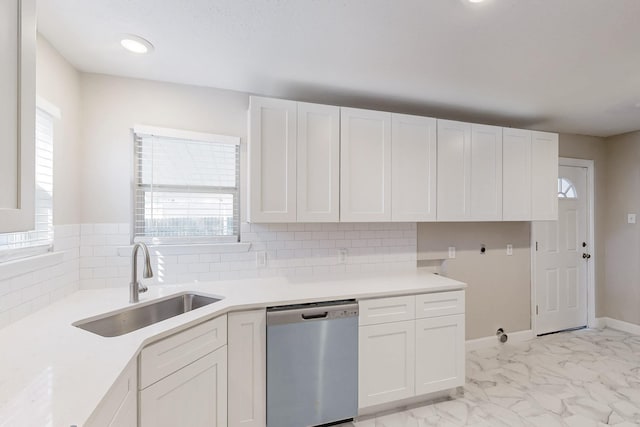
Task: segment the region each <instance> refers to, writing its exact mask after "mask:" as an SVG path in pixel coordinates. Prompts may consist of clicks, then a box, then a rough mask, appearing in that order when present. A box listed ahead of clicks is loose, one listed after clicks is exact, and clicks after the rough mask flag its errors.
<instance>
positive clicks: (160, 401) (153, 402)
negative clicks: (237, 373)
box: [140, 346, 227, 427]
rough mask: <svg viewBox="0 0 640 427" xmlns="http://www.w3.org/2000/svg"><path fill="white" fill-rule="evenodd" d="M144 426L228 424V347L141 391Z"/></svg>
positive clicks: (141, 413) (194, 426)
mask: <svg viewBox="0 0 640 427" xmlns="http://www.w3.org/2000/svg"><path fill="white" fill-rule="evenodd" d="M140 408H141V411H140V425H141V426H142V427H147V426H148V427H165V426H166V427H175V426H189V427H223V426H226V425H227V347H226V346H225V347H222V348H220V349H218V350H216V351H214V352H213V353H209V354H208V355H206V356H204V357H202V358H201V359H198V360H196V361H195V362H193V363H191V364H189V365H187V366H185V367H184V368H182V369H180V370H178V371H177V372H174V373H173V374H171V375H169V376H168V377H166V378H163V379H162V380H160V381H158V382H157V383H155V384H153V385H151V386H149V387H147V388H146V389H144V390H142V391H141V392H140Z"/></svg>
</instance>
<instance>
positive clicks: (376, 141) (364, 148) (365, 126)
mask: <svg viewBox="0 0 640 427" xmlns="http://www.w3.org/2000/svg"><path fill="white" fill-rule="evenodd" d="M340 143H341V147H340V153H341V158H340V221H342V222H375V221H390V220H391V113H383V112H380V111H369V110H358V109H353V108H342V109H341V126H340Z"/></svg>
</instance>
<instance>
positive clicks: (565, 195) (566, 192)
mask: <svg viewBox="0 0 640 427" xmlns="http://www.w3.org/2000/svg"><path fill="white" fill-rule="evenodd" d="M558 198H559V199H577V198H578V192H577V191H576V186H575V185H573V182H571V181H570V180H569V179H567V178H563V177H560V178H558Z"/></svg>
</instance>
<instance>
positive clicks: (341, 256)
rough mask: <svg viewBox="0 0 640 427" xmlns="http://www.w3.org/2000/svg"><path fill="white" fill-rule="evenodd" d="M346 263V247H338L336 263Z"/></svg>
mask: <svg viewBox="0 0 640 427" xmlns="http://www.w3.org/2000/svg"><path fill="white" fill-rule="evenodd" d="M346 263H347V248H340V249H338V264H346Z"/></svg>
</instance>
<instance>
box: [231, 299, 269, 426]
mask: <svg viewBox="0 0 640 427" xmlns="http://www.w3.org/2000/svg"><path fill="white" fill-rule="evenodd" d="M228 323H229V334H228V335H229V344H228V352H229V375H228V376H229V394H228V400H229V402H228V408H229V414H228V415H229V420H228V421H229V427H264V426H265V425H266V423H267V421H266V420H267V415H266V389H267V384H266V380H267V371H266V369H267V368H266V366H267V318H266V311H265V310H252V311H242V312H237V313H229V315H228Z"/></svg>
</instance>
